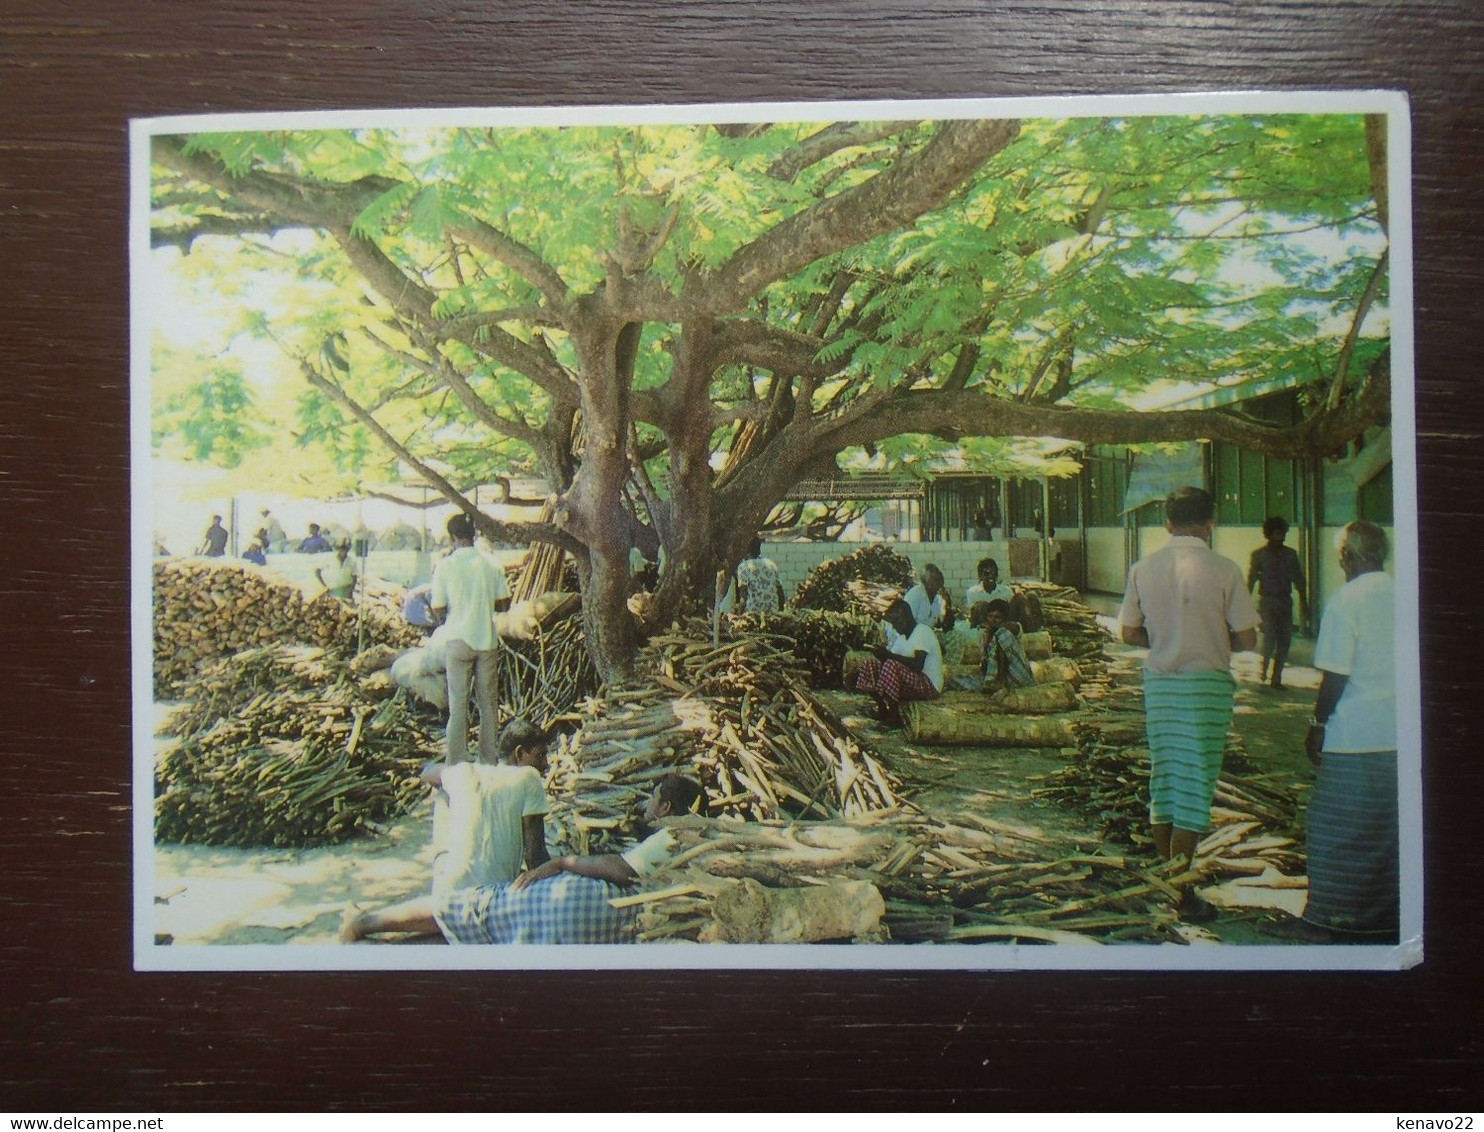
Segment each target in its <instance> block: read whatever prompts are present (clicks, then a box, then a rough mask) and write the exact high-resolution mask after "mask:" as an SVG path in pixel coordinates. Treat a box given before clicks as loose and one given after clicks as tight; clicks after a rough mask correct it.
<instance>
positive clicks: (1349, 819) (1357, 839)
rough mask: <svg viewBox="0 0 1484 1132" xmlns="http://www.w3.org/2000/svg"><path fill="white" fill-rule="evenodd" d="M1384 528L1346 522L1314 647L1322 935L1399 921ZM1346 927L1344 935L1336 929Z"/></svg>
mask: <svg viewBox="0 0 1484 1132" xmlns="http://www.w3.org/2000/svg"><path fill="white" fill-rule="evenodd" d="M1387 550H1388V547H1387V543H1386V533H1385V532H1384V531H1383V530H1381V528H1380V527H1378V526H1376V525H1375V524H1374V523H1366V522H1355V523H1351V524H1349V525H1348V526H1347V527H1346V528H1345V529H1344V531H1343V532H1342V533H1341V536H1340V568H1341V569H1342V570H1344V572H1345V585H1344V586H1342V587H1341V588H1340V590H1339V592H1338V593H1336V594H1335V596H1334V597H1333V598H1331V599H1330V601H1329V603H1328V604H1327V605H1326V606H1325V610H1324V619H1323V621H1321V622H1320V626H1319V640H1318V642H1317V643H1316V644H1315V646H1314V667H1315V668H1317V669H1319V672H1320V683H1319V695H1318V698H1317V700H1316V701H1315V704H1314V722H1313V724H1312V726H1311V727H1310V728H1309V735H1308V739H1307V740H1306V741H1305V743H1304V749H1305V750H1306V752H1307V753H1308V755H1309V758H1310V759H1311V760H1312V761H1313V762H1315V763H1316V764H1317V765H1318V767H1319V774H1318V778H1317V779H1316V781H1315V783H1314V795H1313V798H1312V799H1311V800H1310V802H1309V814H1308V820H1307V822H1306V825H1307V829H1308V834H1307V836H1308V855H1309V903H1308V906H1307V907H1306V908H1305V910H1304V920H1305V921H1306V922H1307V923H1308V924H1309V925H1312V926H1313V927H1314V928H1315V929H1317V930H1316V932H1315V933H1314V938H1315V939H1316V940H1320V939H1323V940H1333V941H1336V942H1338V941H1339V940H1343V939H1346V938H1348V935H1349V933H1365V934H1373V935H1378V936H1384V937H1387V938H1388V939H1389V940H1395V939H1396V936H1397V932H1398V927H1399V922H1398V920H1399V903H1400V901H1399V876H1398V863H1397V854H1398V835H1397V782H1396V747H1397V728H1396V583H1395V582H1394V581H1393V579H1392V578H1391V575H1389V574H1387V573H1386V572H1385V570H1384V569H1383V565H1384V563H1385V561H1386V554H1387ZM1339 933H1345V934H1339Z"/></svg>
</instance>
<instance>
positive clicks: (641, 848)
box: [623, 829, 675, 880]
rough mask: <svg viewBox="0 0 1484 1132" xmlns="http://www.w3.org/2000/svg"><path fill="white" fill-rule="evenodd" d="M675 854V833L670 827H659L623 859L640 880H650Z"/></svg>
mask: <svg viewBox="0 0 1484 1132" xmlns="http://www.w3.org/2000/svg"><path fill="white" fill-rule="evenodd" d="M674 854H675V835H674V834H673V833H671V832H670V831H669V830H668V829H658V830H656V831H655V832H654V833H651V834H650V835H649V836H648V837H646V838H645V839H644V840H643V841H641V842H639V844H638V845H635V846H634V847H633V848H632V849H630V850H629V851H628V852H627V853H625V854H623V859H624V861H625V863H627V865H628V866H629V868H631V869H633V870H634V873H635V875H636V876H638V878H639V879H640V880H648V879H649V878H650V877H652V876H653V875H654V874H655V873H657V872H659V871H660V869H662V868H664V867H665V865H666V863H667V862H668V861H669V860H670V858H671V857H672V856H674Z"/></svg>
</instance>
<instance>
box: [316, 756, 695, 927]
mask: <svg viewBox="0 0 1484 1132" xmlns="http://www.w3.org/2000/svg"><path fill="white" fill-rule="evenodd" d="M700 799H701V785H700V783H698V782H696V781H695V780H694V779H692V778H687V777H685V776H684V775H680V774H669V775H666V776H665V777H664V778H662V779H660V782H659V786H658V787H657V788H656V790H655V792H654V794H653V796H652V797H651V798H650V799H649V802H648V804H647V805H646V806H645V809H644V823H645V825H646V826H652V825H653V824H654V823H656V822H659V821H662V820H663V819H665V818H667V817H670V816H672V815H681V814H685V813H689V812H690V811H691V810H692V809H693V808H694V807H695V806H696V803H697V802H698V801H700ZM673 847H674V834H672V833H671V832H670V831H669V830H668V829H664V828H660V829H658V830H656V831H655V832H654V833H652V834H650V836H649V837H647V838H645V840H643V841H641V842H640V843H639V844H638V845H636V846H634V847H633V848H632V849H630V850H628V851H627V852H625V853H600V854H594V855H591V856H584V857H580V856H563V857H554V858H552V859H550V860H548V861H547V862H545V863H544V864H542V865H540V866H538V867H536V868H534V869H530V870H528V871H526V872H524V873H521V875H520V876H518V877H516V878H515V880H513V881H512V882H510V883H509V884H492V885H482V886H480V887H478V888H465V889H460V890H458V891H455V892H450V893H448V894H446V895H444V896H442V897H420V898H418V899H415V900H407V901H404V902H403V903H401V904H393V905H391V906H390V907H387V908H382V909H380V910H378V911H364V912H363V911H361V910H360V909H359V908H356V907H355V906H354V905H352V906H351V907H349V908H347V909H346V911H345V917H344V919H343V921H342V923H341V926H340V942H341V943H355V942H357V941H358V940H362V939H364V938H365V937H366V936H368V935H376V934H377V933H379V932H411V933H415V934H418V935H435V934H440V933H441V934H442V936H443V938H444V939H445V940H447V941H448V942H449V943H467V944H477V943H536V944H559V943H588V944H593V943H633V942H634V932H635V926H634V925H635V919H634V910H633V909H632V908H615V907H613V905H612V904H610V903H609V901H610V900H612V899H613V898H614V897H615V896H617V895H619V894H620V888H622V887H626V886H629V885H633V884H636V883H637V882H639V881H641V880H644V879H646V878H647V877H649V876H651V875H652V874H653V873H655V872H658V871H659V870H660V869H661V868H663V867H664V866H665V864H666V863H667V862H668V861H669V860H670V858H671V856H672V855H673V852H674V848H673Z"/></svg>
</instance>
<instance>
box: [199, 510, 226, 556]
mask: <svg viewBox="0 0 1484 1132" xmlns="http://www.w3.org/2000/svg"><path fill="white" fill-rule="evenodd" d="M201 553H202V554H204V555H206V557H207V558H220V557H221V556H222V555H224V554H226V553H227V528H226V527H224V526H222V517H221V516H220V515H213V516H212V517H211V526H209V527H207V528H206V536H205V538H204V539H203V541H202V543H201Z"/></svg>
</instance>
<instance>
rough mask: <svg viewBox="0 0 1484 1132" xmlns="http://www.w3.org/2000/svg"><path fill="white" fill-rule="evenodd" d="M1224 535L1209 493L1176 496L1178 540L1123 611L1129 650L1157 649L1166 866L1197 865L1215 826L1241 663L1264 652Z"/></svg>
mask: <svg viewBox="0 0 1484 1132" xmlns="http://www.w3.org/2000/svg"><path fill="white" fill-rule="evenodd" d="M1215 527H1216V502H1215V500H1214V499H1212V498H1211V496H1210V494H1209V493H1208V492H1205V491H1202V490H1201V489H1200V488H1196V487H1185V488H1181V489H1180V490H1179V491H1176V492H1174V493H1173V494H1172V495H1170V496H1169V498H1168V499H1166V500H1165V529H1166V530H1167V531H1169V533H1170V539H1169V541H1168V542H1167V543H1166V544H1165V545H1164V546H1163V547H1161V548H1160V549H1159V550H1157V551H1155V552H1154V553H1153V554H1151V555H1149V556H1148V557H1147V558H1143V559H1140V560H1139V561H1138V562H1136V563H1135V564H1134V567H1133V569H1132V570H1130V571H1129V576H1128V589H1127V591H1126V592H1125V594H1124V599H1123V608H1122V609H1121V610H1120V611H1119V623H1120V625H1121V627H1122V633H1123V640H1124V641H1125V643H1127V644H1131V645H1141V646H1144V647H1146V648H1148V649H1149V657H1148V659H1147V660H1146V661H1145V666H1144V713H1145V719H1146V722H1147V724H1148V731H1149V764H1150V773H1149V822H1150V826H1151V827H1152V828H1151V831H1150V832H1151V835H1152V836H1153V839H1154V847H1155V850H1156V852H1158V853H1159V855H1160V857H1162V858H1164V859H1165V860H1170V859H1173V858H1175V857H1183V858H1185V859H1187V860H1191V859H1194V856H1195V847H1196V845H1197V843H1199V841H1200V839H1201V836H1202V835H1203V834H1204V833H1205V832H1206V831H1207V830H1208V829H1210V828H1211V799H1212V796H1213V795H1214V794H1215V791H1216V780H1217V777H1218V776H1219V775H1220V773H1221V754H1222V751H1223V750H1224V749H1225V748H1226V736H1227V731H1228V730H1229V729H1230V727H1231V720H1232V707H1233V702H1234V699H1235V694H1236V681H1235V680H1234V679H1233V678H1232V674H1231V656H1232V653H1233V652H1234V651H1236V652H1246V651H1249V650H1251V649H1252V648H1254V647H1255V646H1256V644H1257V610H1256V609H1254V608H1253V605H1252V597H1251V595H1250V594H1249V593H1248V591H1247V586H1246V584H1245V581H1246V580H1245V578H1244V577H1243V575H1242V568H1241V567H1240V566H1238V565H1237V564H1236V563H1235V562H1233V561H1231V560H1230V559H1228V558H1223V557H1222V556H1221V555H1219V554H1217V553H1216V552H1215V551H1213V550H1212V549H1211V547H1210V546H1209V545H1208V543H1209V541H1210V538H1211V532H1212V531H1213V530H1214V529H1215ZM1180 911H1181V914H1182V915H1183V916H1185V917H1187V918H1190V919H1201V918H1208V917H1209V914H1210V913H1209V910H1208V909H1207V908H1206V907H1205V906H1204V905H1202V904H1201V903H1200V902H1199V901H1197V900H1196V898H1195V894H1194V893H1193V892H1189V891H1187V892H1186V893H1185V896H1184V897H1183V898H1182V901H1181V908H1180Z"/></svg>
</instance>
